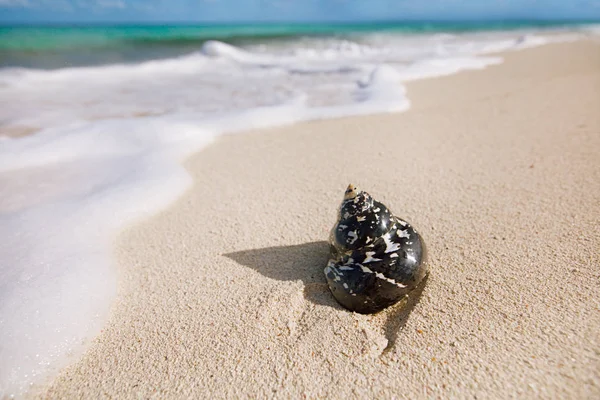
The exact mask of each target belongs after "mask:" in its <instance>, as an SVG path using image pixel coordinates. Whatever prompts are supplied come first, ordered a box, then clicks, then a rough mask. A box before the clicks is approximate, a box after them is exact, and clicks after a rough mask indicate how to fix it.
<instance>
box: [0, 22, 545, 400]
mask: <svg viewBox="0 0 600 400" xmlns="http://www.w3.org/2000/svg"><path fill="white" fill-rule="evenodd" d="M549 40H551V39H549V38H544V37H540V36H536V35H532V34H529V33H522V32H521V33H514V32H513V33H487V34H479V35H477V34H471V35H444V34H435V35H408V36H402V35H393V34H367V35H363V36H361V37H357V38H356V40H350V39H336V38H326V39H323V38H314V39H298V40H297V41H295V42H287V43H286V44H285V45H281V44H277V43H274V44H265V45H261V46H257V45H254V46H248V47H247V48H244V49H242V48H238V47H234V46H231V45H228V44H225V43H221V42H216V41H209V42H206V43H205V44H204V45H203V47H202V48H201V49H199V51H198V52H197V53H194V54H190V55H188V56H183V57H179V58H175V59H169V60H156V61H149V62H144V63H139V64H134V65H111V66H103V67H81V68H64V69H59V70H53V71H43V70H29V69H18V68H12V69H5V70H0V102H1V103H2V104H3V107H2V109H1V110H0V120H1V121H2V127H1V129H5V130H10V131H15V130H17V131H18V130H19V129H28V130H31V129H36V130H38V132H37V133H36V134H35V135H31V136H27V137H24V138H20V139H8V138H4V139H2V138H0V191H1V196H0V238H1V240H0V278H1V279H0V397H3V396H10V395H16V396H18V395H20V394H23V393H25V392H26V391H27V390H28V389H29V388H30V387H31V386H32V385H33V384H36V383H43V382H44V381H45V379H47V378H48V377H49V376H52V374H54V373H56V371H57V370H58V369H59V368H60V367H63V366H64V365H66V364H67V363H68V362H70V361H72V360H74V359H76V356H77V355H78V354H80V353H81V351H82V350H83V349H85V346H86V345H88V344H89V343H90V341H91V340H92V339H93V338H94V336H95V335H96V334H97V333H98V332H99V330H100V329H101V327H102V326H103V324H104V323H105V321H106V318H107V316H108V311H109V307H110V304H111V300H112V299H113V298H114V296H115V292H116V272H115V268H114V260H113V259H112V256H111V244H112V242H113V240H114V238H115V237H116V235H117V233H118V232H119V231H120V230H121V229H123V228H124V227H125V226H127V225H128V224H131V223H132V222H134V221H136V220H139V219H140V218H143V217H146V216H149V215H151V214H153V213H156V212H157V211H158V210H160V209H163V208H164V207H166V206H167V205H168V204H169V203H171V202H172V201H173V200H174V199H176V198H177V197H178V196H180V195H181V194H182V193H183V192H184V191H185V190H186V189H187V188H188V187H189V186H190V185H191V178H190V176H189V175H188V174H187V173H186V171H185V169H184V168H183V167H182V166H181V161H182V160H183V159H184V158H185V157H187V156H189V155H190V154H192V153H194V152H196V151H198V150H199V149H201V148H202V147H204V146H206V145H207V144H209V143H210V142H211V141H212V140H213V139H214V138H215V137H216V136H218V135H219V134H222V133H232V132H239V131H244V130H248V129H252V128H261V127H268V126H274V125H283V124H290V123H294V122H297V121H303V120H311V119H321V118H333V117H342V116H350V115H361V114H371V113H377V112H398V111H404V110H407V109H408V108H409V107H410V103H409V100H408V98H407V95H406V90H405V88H404V86H403V84H402V83H403V82H406V81H410V80H414V79H423V78H428V77H434V76H441V75H447V74H452V73H456V72H458V71H462V70H468V69H481V68H485V67H486V66H488V65H493V64H497V63H499V62H501V61H502V60H501V58H499V57H494V56H488V55H486V56H482V55H483V54H488V53H490V52H497V51H507V50H512V49H520V48H524V47H530V46H534V45H539V44H543V43H546V42H547V41H549Z"/></svg>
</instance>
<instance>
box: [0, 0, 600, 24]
mask: <svg viewBox="0 0 600 400" xmlns="http://www.w3.org/2000/svg"><path fill="white" fill-rule="evenodd" d="M525 18H535V19H586V20H590V19H594V20H595V19H600V0H0V23H11V22H13V23H14V22H31V23H35V22H55V23H60V22H75V23H87V22H107V23H111V22H114V23H119V22H265V21H282V22H287V21H347V22H351V21H368V20H411V19H412V20H474V19H475V20H482V19H488V20H489V19H496V20H498V19H525Z"/></svg>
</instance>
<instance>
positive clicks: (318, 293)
mask: <svg viewBox="0 0 600 400" xmlns="http://www.w3.org/2000/svg"><path fill="white" fill-rule="evenodd" d="M224 256H225V257H227V258H229V259H231V260H233V261H235V262H236V263H238V264H241V265H244V266H246V267H250V268H252V269H254V270H255V271H257V272H259V273H261V274H262V275H264V276H266V277H268V278H271V279H277V280H280V281H296V280H301V281H302V282H303V283H304V298H305V299H306V300H308V301H311V302H313V303H315V304H319V305H324V306H329V307H334V308H338V309H341V306H340V305H339V304H338V303H337V302H336V301H335V299H334V298H333V296H332V295H331V293H330V292H329V288H328V287H327V282H326V280H325V275H324V274H323V269H324V268H325V265H327V260H328V259H329V244H328V243H327V242H325V241H321V242H311V243H304V244H299V245H293V246H276V247H266V248H263V249H253V250H243V251H237V252H234V253H228V254H224Z"/></svg>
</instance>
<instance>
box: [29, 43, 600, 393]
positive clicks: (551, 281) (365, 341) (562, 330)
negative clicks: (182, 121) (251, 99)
mask: <svg viewBox="0 0 600 400" xmlns="http://www.w3.org/2000/svg"><path fill="white" fill-rule="evenodd" d="M408 93H409V97H410V98H411V100H412V103H413V108H412V109H411V110H410V111H409V112H407V113H403V114H385V115H373V116H368V117H360V118H345V119H338V120H328V121H316V122H309V123H302V124H297V125H293V126H288V127H280V128H277V129H269V130H262V131H259V132H251V133H247V134H242V135H236V136H226V137H223V138H221V139H219V140H218V141H217V142H216V143H214V144H213V145H211V146H210V147H208V148H206V149H205V150H203V151H202V152H200V153H199V154H197V155H195V156H194V157H192V158H191V159H189V160H188V161H187V163H186V166H187V168H188V169H189V171H190V173H191V174H192V175H193V177H194V180H195V185H194V187H193V189H191V190H190V191H189V192H188V193H187V194H185V195H184V196H183V197H182V198H181V199H180V200H179V201H178V202H177V203H176V204H173V206H172V207H171V208H169V209H168V210H165V211H164V212H162V213H161V214H160V215H157V216H155V217H153V218H152V219H149V220H146V221H141V222H140V223H139V224H138V225H136V226H133V227H131V228H130V229H128V230H127V231H125V232H123V234H122V235H121V236H120V237H119V238H118V241H117V242H116V244H115V248H116V255H117V256H118V261H119V262H118V272H119V275H120V287H119V295H118V299H117V301H116V303H115V305H114V308H113V313H112V316H111V318H110V321H109V322H108V323H107V325H106V327H105V329H104V330H103V332H102V333H101V334H100V336H99V337H98V338H96V339H95V340H94V342H93V344H92V345H91V348H90V349H89V351H88V352H87V353H86V354H85V355H84V356H83V357H82V358H81V359H80V360H79V361H77V362H74V363H73V364H72V365H71V366H70V367H68V368H66V369H65V370H63V371H62V372H61V374H60V375H59V376H58V378H57V379H55V380H54V382H53V383H52V384H51V385H50V386H49V387H44V388H41V389H40V390H39V391H38V394H39V395H40V396H42V397H47V398H106V397H109V398H150V397H152V398H208V397H211V398H212V397H214V398H245V397H249V398H304V397H306V398H348V397H349V398H375V397H376V398H463V397H466V398H472V397H478V398H512V397H520V398H571V399H575V398H594V397H595V398H598V396H600V154H599V152H600V44H599V43H598V42H592V41H591V40H587V41H580V42H575V43H563V44H554V45H548V46H544V47H539V48H535V49H530V50H526V51H522V52H518V53H510V54H506V55H505V63H504V64H502V65H499V66H495V67H490V68H488V69H486V70H484V71H476V72H466V73H461V74H458V75H455V76H450V77H444V78H439V79H433V80H423V81H418V82H414V83H411V84H410V85H408ZM350 182H352V183H354V184H356V185H359V186H360V187H361V188H363V189H365V190H367V191H368V192H370V193H371V194H372V195H373V196H374V197H375V198H377V199H379V200H380V201H382V202H384V204H387V205H388V207H389V208H390V209H391V210H392V211H393V212H394V213H396V214H397V215H399V216H401V217H404V218H406V219H407V220H409V221H410V222H411V223H412V224H413V225H414V226H415V227H416V228H417V230H419V232H420V233H421V234H422V235H423V237H424V238H425V240H426V242H427V244H428V248H429V258H430V269H431V274H430V276H429V279H428V282H427V284H426V286H425V288H424V290H423V291H422V293H421V294H420V295H415V296H413V298H412V300H411V302H410V304H408V306H407V307H406V308H404V309H399V308H398V307H393V308H391V309H388V310H386V311H384V312H382V313H379V314H377V315H371V316H369V315H359V314H354V313H350V312H348V311H346V310H344V309H342V308H341V307H340V306H339V305H338V304H337V303H336V302H335V300H334V299H333V297H332V296H331V294H330V293H329V291H328V289H327V286H326V284H325V280H324V276H323V267H324V266H325V263H326V261H327V258H328V248H327V244H326V242H325V240H326V238H327V235H328V231H329V229H330V228H331V226H332V225H333V223H334V219H335V213H336V208H337V207H338V205H339V203H340V201H341V199H342V197H343V191H344V189H345V188H346V186H347V184H348V183H350Z"/></svg>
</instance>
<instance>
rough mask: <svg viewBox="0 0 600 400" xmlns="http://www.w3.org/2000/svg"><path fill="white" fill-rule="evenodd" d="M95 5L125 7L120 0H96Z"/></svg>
mask: <svg viewBox="0 0 600 400" xmlns="http://www.w3.org/2000/svg"><path fill="white" fill-rule="evenodd" d="M96 5H97V6H98V7H101V8H125V7H127V5H126V4H125V3H124V2H123V1H122V0H97V1H96Z"/></svg>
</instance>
